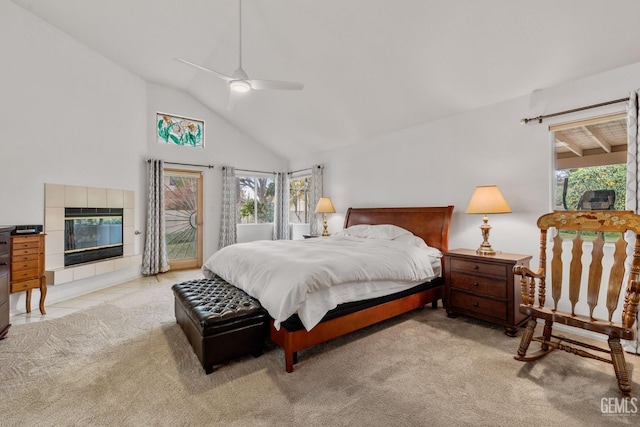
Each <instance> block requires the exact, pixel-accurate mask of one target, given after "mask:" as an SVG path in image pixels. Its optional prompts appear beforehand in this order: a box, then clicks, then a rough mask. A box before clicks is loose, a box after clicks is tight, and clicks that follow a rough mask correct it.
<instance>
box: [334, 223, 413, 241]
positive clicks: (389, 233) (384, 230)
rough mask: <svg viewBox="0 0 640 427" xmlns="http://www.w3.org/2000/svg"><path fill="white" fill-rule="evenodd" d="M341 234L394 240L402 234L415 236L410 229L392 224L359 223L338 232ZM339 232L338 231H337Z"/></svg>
mask: <svg viewBox="0 0 640 427" xmlns="http://www.w3.org/2000/svg"><path fill="white" fill-rule="evenodd" d="M338 233H339V234H341V235H347V236H353V237H360V238H363V239H386V240H393V239H396V238H398V237H400V236H406V235H409V236H413V234H412V233H411V232H410V231H409V230H405V229H404V228H402V227H398V226H397V225H392V224H377V225H371V224H358V225H352V226H351V227H348V228H345V229H344V230H340V232H338ZM336 234H337V233H336Z"/></svg>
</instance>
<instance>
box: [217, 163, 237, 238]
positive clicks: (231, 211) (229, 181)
mask: <svg viewBox="0 0 640 427" xmlns="http://www.w3.org/2000/svg"><path fill="white" fill-rule="evenodd" d="M236 192H237V185H236V168H234V167H229V166H225V167H223V168H222V212H221V213H220V239H219V242H218V248H219V249H221V248H224V247H225V246H229V245H233V244H234V243H236V242H237V241H238V232H237V230H236V218H237V214H236Z"/></svg>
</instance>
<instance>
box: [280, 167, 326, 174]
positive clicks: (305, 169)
mask: <svg viewBox="0 0 640 427" xmlns="http://www.w3.org/2000/svg"><path fill="white" fill-rule="evenodd" d="M316 167H317V168H318V169H322V168H323V167H324V166H323V165H317V166H316ZM312 169H313V166H312V167H310V168H304V169H298V170H297V171H291V172H287V173H288V174H289V175H292V174H294V173H298V172H304V171H310V170H312Z"/></svg>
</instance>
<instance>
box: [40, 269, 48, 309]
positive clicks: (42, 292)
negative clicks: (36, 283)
mask: <svg viewBox="0 0 640 427" xmlns="http://www.w3.org/2000/svg"><path fill="white" fill-rule="evenodd" d="M46 297H47V278H46V277H45V276H42V277H40V313H42V314H47V312H46V311H44V299H45V298H46Z"/></svg>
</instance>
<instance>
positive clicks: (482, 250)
mask: <svg viewBox="0 0 640 427" xmlns="http://www.w3.org/2000/svg"><path fill="white" fill-rule="evenodd" d="M476 253H477V254H478V255H495V254H496V253H497V252H496V251H495V250H493V248H492V247H491V245H487V246H485V245H480V247H479V248H478V249H477V250H476Z"/></svg>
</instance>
